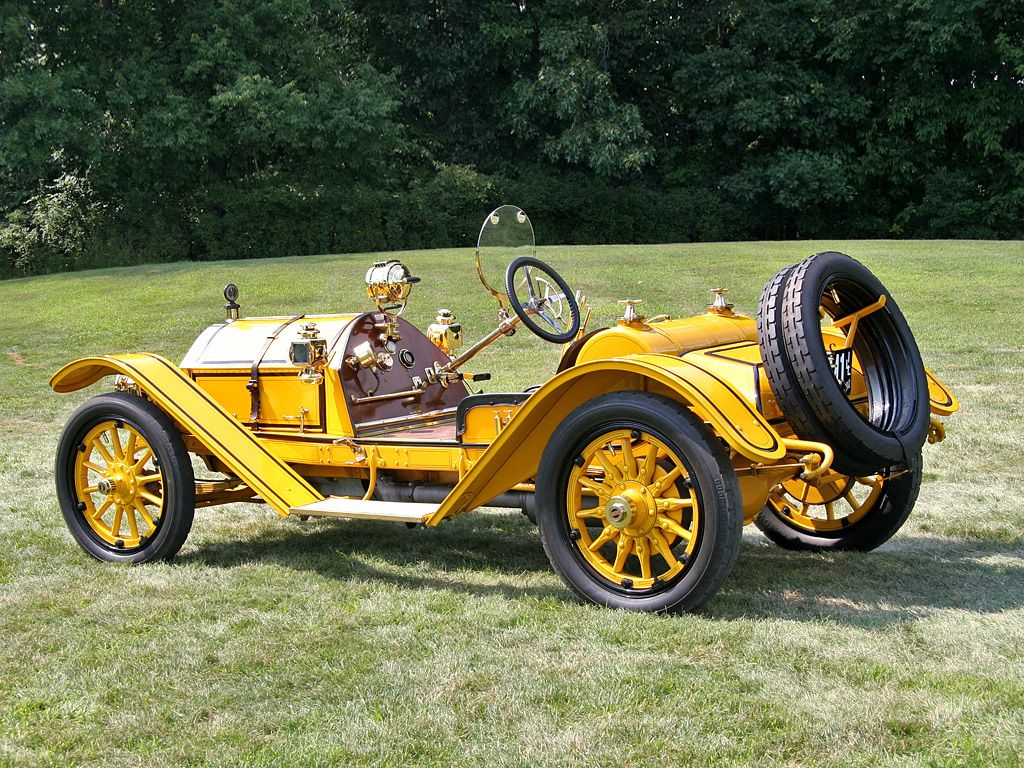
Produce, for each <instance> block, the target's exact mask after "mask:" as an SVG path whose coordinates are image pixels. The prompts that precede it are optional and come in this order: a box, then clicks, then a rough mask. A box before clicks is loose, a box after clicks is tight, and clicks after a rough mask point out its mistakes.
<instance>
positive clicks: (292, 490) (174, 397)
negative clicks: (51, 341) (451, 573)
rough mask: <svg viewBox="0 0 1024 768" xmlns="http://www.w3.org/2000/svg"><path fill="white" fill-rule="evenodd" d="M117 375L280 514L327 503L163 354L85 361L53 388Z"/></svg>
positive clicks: (66, 370) (57, 378)
mask: <svg viewBox="0 0 1024 768" xmlns="http://www.w3.org/2000/svg"><path fill="white" fill-rule="evenodd" d="M119 373H120V374H124V375H125V376H129V377H130V378H131V379H132V381H134V382H135V384H136V385H137V386H138V387H139V388H140V389H141V390H142V391H143V392H144V393H145V394H146V396H147V397H149V399H150V400H151V401H152V402H153V404H154V405H156V406H157V407H158V408H160V410H162V411H163V412H164V413H166V414H167V415H168V416H170V417H171V419H173V420H174V421H175V422H177V423H178V424H180V425H181V427H182V428H183V429H184V430H186V431H188V432H189V433H190V434H192V435H194V436H195V438H196V439H197V440H199V442H201V443H202V444H203V445H204V446H205V447H206V448H207V450H209V451H210V453H212V454H213V455H215V456H216V457H217V458H219V459H220V460H221V461H222V462H223V463H224V464H225V465H226V466H227V467H228V469H230V470H231V472H232V473H233V474H234V475H235V476H236V477H239V478H241V479H242V480H243V481H245V483H246V484H247V485H248V486H249V487H250V488H252V489H253V490H254V491H256V493H258V494H259V495H260V497H261V498H262V499H263V500H264V501H266V502H267V503H268V504H269V505H270V506H271V507H273V508H274V510H275V511H277V513H278V514H280V515H282V516H287V515H288V514H289V513H290V511H291V510H292V509H293V508H296V507H301V506H304V505H306V504H311V503H313V502H315V501H321V500H322V499H323V497H322V496H321V495H320V494H319V493H317V492H316V490H314V488H313V487H312V486H311V485H310V484H309V483H307V482H306V481H305V480H304V479H303V478H302V477H301V476H299V475H298V474H297V473H296V472H295V470H293V469H292V468H291V467H290V466H288V465H287V464H286V463H284V462H283V461H281V460H280V459H279V458H278V457H277V456H275V455H274V454H272V453H271V452H270V450H269V449H268V448H267V447H266V446H265V445H264V444H263V443H262V442H260V441H259V440H258V439H257V438H256V437H254V436H253V434H252V432H250V431H249V430H248V429H246V428H245V427H244V426H243V425H242V423H241V422H240V421H238V419H236V418H235V417H234V416H232V415H231V414H230V413H228V412H227V411H225V410H224V408H223V407H221V405H220V404H219V403H217V402H216V401H215V400H214V399H213V398H211V397H210V396H209V395H208V394H206V392H204V391H203V390H202V389H200V388H199V387H198V386H197V385H196V383H195V382H194V381H192V379H190V378H189V377H188V376H186V375H185V374H184V373H183V372H182V371H181V369H180V368H178V367H177V366H175V365H174V364H172V363H171V362H170V361H168V360H166V359H164V358H162V357H160V356H159V355H152V354H129V355H102V356H98V357H87V358H83V359H82V360H76V361H75V362H73V363H68V364H67V365H65V366H64V367H63V368H61V369H60V370H59V371H57V372H56V373H55V374H54V375H53V376H52V377H51V379H50V386H51V387H53V389H54V390H55V391H57V392H74V391H75V390H78V389H82V388H83V387H87V386H89V385H90V384H94V383H95V382H97V381H99V380H100V379H101V378H103V377H104V376H110V375H114V374H119Z"/></svg>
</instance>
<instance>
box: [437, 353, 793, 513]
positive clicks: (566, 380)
mask: <svg viewBox="0 0 1024 768" xmlns="http://www.w3.org/2000/svg"><path fill="white" fill-rule="evenodd" d="M624 390H626V391H640V392H654V393H656V394H661V395H665V396H667V397H670V398H672V399H674V400H678V401H680V402H682V403H683V404H685V405H686V406H687V407H688V408H690V409H691V410H692V411H693V412H694V413H695V414H696V415H697V416H698V417H699V418H701V419H702V420H704V421H705V422H707V423H709V424H710V425H711V429H712V430H713V431H714V432H715V433H716V434H717V435H719V436H720V437H721V438H722V439H723V440H725V442H726V443H728V444H729V446H730V447H732V448H733V449H735V450H736V451H737V452H738V453H740V454H741V455H743V456H745V457H746V458H748V459H750V460H751V461H755V462H763V463H771V462H775V461H778V460H779V459H781V458H782V457H783V456H784V455H785V454H786V447H785V445H784V444H783V441H782V438H781V437H780V436H779V434H778V433H777V432H776V431H775V430H774V429H773V428H772V426H771V425H770V424H769V423H768V422H767V421H765V419H764V417H762V416H761V414H760V413H758V412H757V410H756V409H755V408H754V406H753V404H751V403H750V402H749V401H748V400H746V399H745V398H744V397H743V396H742V395H741V394H740V393H739V392H738V391H737V390H736V389H734V388H733V387H732V385H730V384H729V383H728V382H727V381H725V380H724V379H722V378H719V377H718V376H716V375H714V374H712V373H710V372H708V371H706V370H704V369H703V368H701V367H699V366H698V365H696V364H695V363H692V362H690V361H688V360H686V359H685V358H679V357H673V356H669V355H656V354H649V355H629V356H625V357H620V358H615V359H612V360H597V361H594V362H592V363H585V364H583V365H580V366H576V367H573V368H570V369H568V370H566V371H563V372H562V373H560V374H558V375H557V376H555V377H554V378H553V379H551V380H550V381H548V382H547V383H546V384H545V385H544V386H543V387H541V388H540V389H539V390H538V391H537V392H536V393H534V394H533V395H532V396H531V397H530V398H529V399H528V400H527V401H526V402H525V403H524V404H523V406H522V408H520V409H519V412H518V413H517V414H516V416H515V418H513V419H512V421H511V422H509V424H508V425H507V426H506V427H505V428H504V429H503V430H502V432H501V434H499V435H498V437H497V439H496V440H495V441H494V442H493V443H492V444H491V446H490V447H489V448H488V449H487V450H486V451H485V452H484V454H483V455H482V456H481V457H480V459H479V460H478V461H477V462H476V463H475V464H474V465H473V466H472V467H471V468H470V469H469V471H468V472H467V473H466V474H465V475H464V476H463V477H462V479H461V480H460V481H459V483H458V485H456V486H455V488H454V489H452V492H451V493H450V494H449V495H448V498H446V499H445V501H444V503H443V504H441V507H440V508H439V509H438V510H437V512H436V513H435V514H434V515H433V516H432V517H431V518H430V520H429V521H428V525H436V524H437V523H439V522H440V521H441V520H443V519H444V518H445V517H450V516H453V515H457V514H459V513H461V512H465V511H467V510H470V509H474V508H476V507H478V506H480V505H482V504H486V503H487V502H488V501H490V500H491V499H493V498H494V497H495V496H497V495H498V494H500V493H502V492H504V491H506V490H508V489H509V488H511V487H512V486H514V485H516V484H517V483H521V482H523V481H524V480H527V479H528V478H530V477H533V476H534V475H536V473H537V466H538V464H539V462H540V457H541V454H542V453H543V451H544V446H545V445H547V442H548V439H549V438H550V437H551V435H552V433H553V432H554V431H555V428H556V427H557V426H558V425H559V424H560V423H561V422H562V420H563V419H564V418H565V417H566V416H568V415H569V413H570V412H572V411H573V410H575V409H576V408H577V407H578V406H580V405H581V404H583V403H585V402H586V401H588V400H591V399H593V398H595V397H598V396H599V395H603V394H605V393H607V392H618V391H624Z"/></svg>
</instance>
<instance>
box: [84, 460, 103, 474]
mask: <svg viewBox="0 0 1024 768" xmlns="http://www.w3.org/2000/svg"><path fill="white" fill-rule="evenodd" d="M82 466H83V467H85V468H86V469H91V470H92V471H93V472H99V473H100V474H101V475H102V474H103V473H104V472H106V471H107V470H106V468H105V467H101V466H100V465H99V464H93V463H92V462H91V461H83V462H82Z"/></svg>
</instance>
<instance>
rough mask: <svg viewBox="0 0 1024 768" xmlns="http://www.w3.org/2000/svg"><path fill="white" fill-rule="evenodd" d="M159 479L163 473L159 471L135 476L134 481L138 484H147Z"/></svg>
mask: <svg viewBox="0 0 1024 768" xmlns="http://www.w3.org/2000/svg"><path fill="white" fill-rule="evenodd" d="M160 480H163V475H161V474H159V473H157V474H155V475H139V476H138V477H137V478H135V482H137V483H138V484H139V485H149V484H150V483H155V482H158V481H160Z"/></svg>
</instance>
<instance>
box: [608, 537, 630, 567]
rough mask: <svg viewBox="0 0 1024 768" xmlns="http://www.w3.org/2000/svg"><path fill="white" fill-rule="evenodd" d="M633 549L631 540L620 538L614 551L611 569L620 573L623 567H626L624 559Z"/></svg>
mask: <svg viewBox="0 0 1024 768" xmlns="http://www.w3.org/2000/svg"><path fill="white" fill-rule="evenodd" d="M632 549H633V539H631V538H630V537H629V536H620V537H619V543H618V545H617V547H616V550H615V564H614V565H613V566H612V568H613V569H614V570H616V571H619V572H621V571H622V569H623V567H624V566H625V565H626V558H627V557H629V553H630V551H632Z"/></svg>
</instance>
